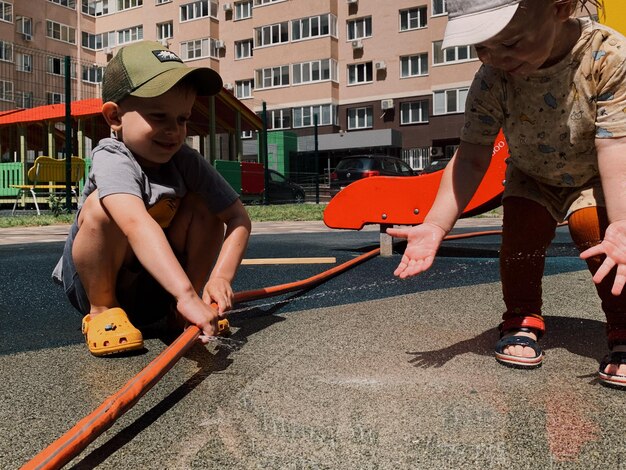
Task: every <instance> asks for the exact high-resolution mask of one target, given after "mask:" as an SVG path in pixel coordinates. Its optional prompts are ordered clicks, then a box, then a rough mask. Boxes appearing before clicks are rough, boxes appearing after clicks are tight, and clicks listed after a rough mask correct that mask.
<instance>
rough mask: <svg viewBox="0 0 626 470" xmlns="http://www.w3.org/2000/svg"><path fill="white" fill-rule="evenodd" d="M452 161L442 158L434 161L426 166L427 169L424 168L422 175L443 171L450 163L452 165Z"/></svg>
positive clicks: (449, 158)
mask: <svg viewBox="0 0 626 470" xmlns="http://www.w3.org/2000/svg"><path fill="white" fill-rule="evenodd" d="M451 159H452V157H441V158H437V159H433V160H432V161H431V162H430V163H429V164H428V165H426V168H424V169H423V170H422V171H421V173H420V175H424V174H428V173H434V172H435V171H439V170H443V169H444V168H445V167H446V166H447V165H448V163H450V160H451Z"/></svg>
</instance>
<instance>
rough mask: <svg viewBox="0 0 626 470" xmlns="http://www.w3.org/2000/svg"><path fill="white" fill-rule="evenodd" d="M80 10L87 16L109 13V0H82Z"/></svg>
mask: <svg viewBox="0 0 626 470" xmlns="http://www.w3.org/2000/svg"><path fill="white" fill-rule="evenodd" d="M82 1H83V3H82V5H83V6H82V12H83V13H84V14H86V15H89V16H102V15H108V14H109V0H82Z"/></svg>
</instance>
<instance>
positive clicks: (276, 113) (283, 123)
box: [268, 109, 291, 130]
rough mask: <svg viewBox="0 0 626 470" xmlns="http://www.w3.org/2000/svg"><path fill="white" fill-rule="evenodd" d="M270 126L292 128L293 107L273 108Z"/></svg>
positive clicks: (274, 128)
mask: <svg viewBox="0 0 626 470" xmlns="http://www.w3.org/2000/svg"><path fill="white" fill-rule="evenodd" d="M269 114H270V116H269V122H268V126H269V127H270V129H273V130H277V129H290V128H291V109H273V110H271V111H270V112H269Z"/></svg>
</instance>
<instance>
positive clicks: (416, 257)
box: [387, 223, 446, 279]
mask: <svg viewBox="0 0 626 470" xmlns="http://www.w3.org/2000/svg"><path fill="white" fill-rule="evenodd" d="M387 234H389V235H391V236H392V237H397V238H406V240H407V245H406V249H405V250H404V255H402V260H401V261H400V264H399V265H398V267H397V268H396V270H395V271H394V272H393V274H394V275H395V276H398V277H399V278H401V279H405V278H407V277H410V276H415V275H416V274H419V273H421V272H423V271H426V270H427V269H428V268H430V267H431V266H432V264H433V261H434V260H435V254H437V250H438V249H439V245H441V242H442V240H443V238H444V237H445V236H446V232H445V230H443V229H442V228H441V227H439V226H437V225H434V224H430V223H424V224H421V225H417V226H415V227H410V228H389V229H387Z"/></svg>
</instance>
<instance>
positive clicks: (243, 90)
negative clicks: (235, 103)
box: [235, 80, 254, 99]
mask: <svg viewBox="0 0 626 470" xmlns="http://www.w3.org/2000/svg"><path fill="white" fill-rule="evenodd" d="M253 87H254V82H253V81H252V80H238V81H236V82H235V96H236V97H237V98H239V99H244V98H252V88H253Z"/></svg>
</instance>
